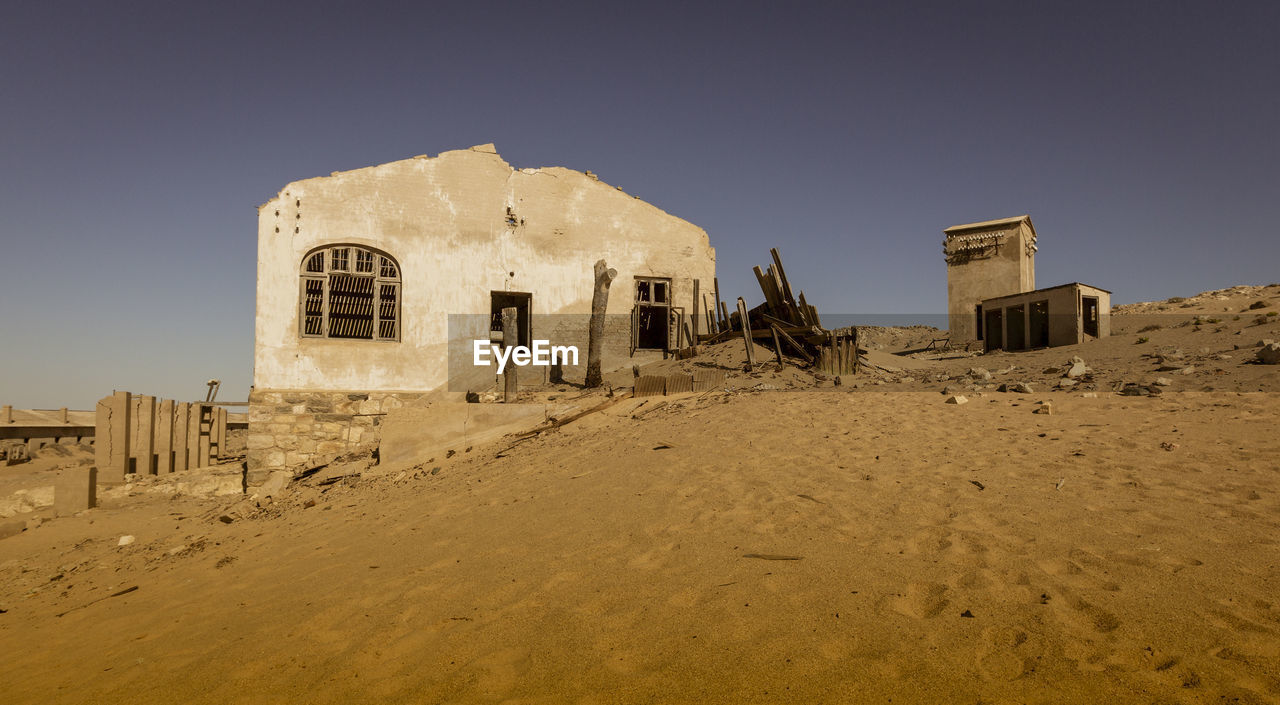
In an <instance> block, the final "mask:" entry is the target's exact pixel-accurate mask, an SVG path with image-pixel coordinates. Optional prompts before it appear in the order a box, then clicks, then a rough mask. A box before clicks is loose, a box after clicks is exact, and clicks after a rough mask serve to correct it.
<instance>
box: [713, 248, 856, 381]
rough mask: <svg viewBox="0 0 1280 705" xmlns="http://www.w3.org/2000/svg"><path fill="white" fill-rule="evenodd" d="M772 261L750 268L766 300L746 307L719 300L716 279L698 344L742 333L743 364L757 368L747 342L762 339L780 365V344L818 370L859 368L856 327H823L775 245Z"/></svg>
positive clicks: (835, 372) (832, 371)
mask: <svg viewBox="0 0 1280 705" xmlns="http://www.w3.org/2000/svg"><path fill="white" fill-rule="evenodd" d="M769 254H770V255H771V256H772V258H773V263H772V264H770V265H768V266H767V267H766V268H765V269H764V270H761V269H760V267H755V268H753V271H754V272H755V275H756V280H757V281H758V282H760V290H761V292H763V293H764V303H762V304H760V305H759V306H756V307H755V308H753V309H751V310H749V311H748V310H747V308H746V303H745V301H744V300H743V299H742V298H739V299H738V310H737V311H736V312H734V313H732V314H731V313H730V312H729V308H728V306H726V305H725V303H724V302H723V301H721V300H720V282H719V280H717V281H716V283H715V301H714V303H713V304H712V305H707V303H706V302H705V301H704V302H703V306H704V308H705V309H706V310H707V323H708V327H709V329H710V331H711V332H710V333H709V334H707V335H703V336H699V339H700V341H701V342H705V343H715V342H720V341H722V340H728V339H729V338H731V337H733V335H734V334H735V333H739V332H740V333H741V334H742V336H743V339H744V340H745V341H746V342H747V363H748V364H749V365H751V366H752V367H754V366H755V364H756V362H755V351H754V350H753V347H752V345H751V342H752V341H754V340H760V341H762V342H763V343H764V344H765V345H768V344H769V342H770V341H772V343H773V347H774V350H775V351H776V353H777V356H778V364H779V365H781V364H782V359H783V355H784V352H783V350H784V348H783V343H786V348H785V350H786V351H787V353H786V354H789V355H791V356H792V357H796V358H799V359H801V360H803V361H804V362H805V364H807V365H811V366H813V367H814V368H815V369H816V370H818V371H820V372H823V373H825V374H830V375H842V374H854V373H856V372H857V371H858V330H857V328H854V327H848V328H839V329H836V330H826V329H825V328H823V327H822V322H821V320H820V319H819V317H818V309H817V308H815V307H814V306H813V305H811V304H810V303H809V302H808V301H806V300H805V297H804V292H803V291H800V292H798V293H793V289H792V288H791V282H790V281H788V280H787V273H786V270H785V269H783V267H782V257H781V256H780V255H779V254H778V250H777V248H773V249H771V250H769Z"/></svg>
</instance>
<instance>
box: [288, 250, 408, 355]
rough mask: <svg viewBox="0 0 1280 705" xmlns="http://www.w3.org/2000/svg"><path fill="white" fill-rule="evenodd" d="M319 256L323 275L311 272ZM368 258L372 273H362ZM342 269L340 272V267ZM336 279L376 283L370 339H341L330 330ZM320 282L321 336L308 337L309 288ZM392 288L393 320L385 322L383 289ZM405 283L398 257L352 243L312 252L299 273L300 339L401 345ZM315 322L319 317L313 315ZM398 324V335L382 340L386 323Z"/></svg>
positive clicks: (374, 284) (372, 295) (311, 314)
mask: <svg viewBox="0 0 1280 705" xmlns="http://www.w3.org/2000/svg"><path fill="white" fill-rule="evenodd" d="M317 256H319V257H320V260H321V262H322V265H321V271H315V270H313V269H310V268H309V265H310V263H311V261H312V259H313V258H315V257H317ZM365 256H367V260H365V261H368V262H370V266H369V269H368V271H361V267H360V264H359V263H360V262H361V261H362V259H364V258H365ZM339 264H340V265H342V266H341V267H340V268H339V267H338V266H337V265H339ZM334 275H337V276H342V277H350V278H364V279H369V280H370V281H371V282H372V294H371V301H372V304H371V305H372V312H371V316H372V318H371V322H370V325H371V329H370V336H369V337H363V336H338V335H333V334H332V329H331V327H330V325H331V321H330V313H331V305H332V301H331V297H330V292H331V290H332V279H331V278H332V277H333V276H334ZM316 281H318V282H320V293H321V300H320V332H319V333H308V332H307V320H308V316H309V310H308V306H307V304H308V301H307V285H308V283H309V282H316ZM386 286H390V287H392V292H393V295H394V297H395V304H394V310H393V314H392V317H390V318H387V319H384V318H383V315H382V310H383V306H382V293H383V287H386ZM403 294H404V279H403V272H402V270H401V268H400V263H399V262H398V261H397V260H396V258H395V257H392V256H391V255H390V254H388V253H386V252H383V251H382V250H379V249H377V248H374V247H369V246H367V245H356V244H352V243H331V244H327V245H321V246H320V247H315V248H312V249H311V250H309V251H308V252H307V253H306V254H305V255H304V256H303V257H302V264H301V266H300V267H299V272H298V337H299V338H304V339H307V340H342V341H368V342H382V343H398V342H400V341H401V339H402V336H403V333H402V330H403V327H404V320H403V311H404V307H403V305H402V304H403ZM310 317H311V318H314V317H315V314H314V313H310ZM387 321H394V325H395V329H394V332H395V335H394V336H393V337H384V336H382V330H383V328H384V325H383V324H384V323H386V322H387Z"/></svg>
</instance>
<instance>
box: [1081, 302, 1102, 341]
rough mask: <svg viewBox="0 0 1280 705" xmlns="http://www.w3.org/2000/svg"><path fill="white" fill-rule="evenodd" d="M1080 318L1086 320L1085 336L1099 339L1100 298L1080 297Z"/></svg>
mask: <svg viewBox="0 0 1280 705" xmlns="http://www.w3.org/2000/svg"><path fill="white" fill-rule="evenodd" d="M1080 304H1081V305H1080V316H1081V318H1083V319H1084V334H1085V335H1091V336H1093V337H1095V338H1096V337H1098V297H1096V296H1082V297H1080Z"/></svg>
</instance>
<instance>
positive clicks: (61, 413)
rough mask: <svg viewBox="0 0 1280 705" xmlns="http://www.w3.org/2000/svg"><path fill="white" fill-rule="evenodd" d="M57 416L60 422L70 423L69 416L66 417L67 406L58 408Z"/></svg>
mask: <svg viewBox="0 0 1280 705" xmlns="http://www.w3.org/2000/svg"><path fill="white" fill-rule="evenodd" d="M58 418H59V419H60V420H61V421H62V423H70V418H68V414H67V407H65V406H64V407H62V408H61V409H58Z"/></svg>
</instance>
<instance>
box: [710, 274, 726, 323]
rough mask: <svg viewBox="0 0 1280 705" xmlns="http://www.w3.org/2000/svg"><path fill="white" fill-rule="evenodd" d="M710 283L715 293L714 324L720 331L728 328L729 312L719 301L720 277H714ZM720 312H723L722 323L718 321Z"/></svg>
mask: <svg viewBox="0 0 1280 705" xmlns="http://www.w3.org/2000/svg"><path fill="white" fill-rule="evenodd" d="M711 282H712V283H713V284H715V291H716V300H715V305H716V323H717V324H719V325H720V330H724V329H725V328H728V327H729V310H728V309H726V308H725V307H724V302H723V301H721V300H720V277H716V278H714V279H712V280H711ZM721 311H724V321H723V322H721V321H720V312H721Z"/></svg>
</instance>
